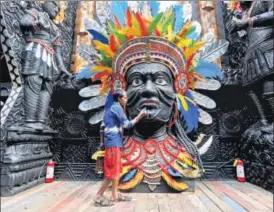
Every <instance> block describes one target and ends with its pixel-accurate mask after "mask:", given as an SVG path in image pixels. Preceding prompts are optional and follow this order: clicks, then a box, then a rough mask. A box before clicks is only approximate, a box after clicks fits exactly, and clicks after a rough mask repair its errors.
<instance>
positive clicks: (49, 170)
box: [46, 160, 55, 183]
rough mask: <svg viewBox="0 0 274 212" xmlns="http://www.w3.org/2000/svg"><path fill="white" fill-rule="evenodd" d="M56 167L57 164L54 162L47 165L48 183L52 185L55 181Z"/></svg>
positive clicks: (51, 161)
mask: <svg viewBox="0 0 274 212" xmlns="http://www.w3.org/2000/svg"><path fill="white" fill-rule="evenodd" d="M54 166H55V162H54V161H53V160H50V161H49V162H48V163H47V174H46V183H51V182H52V181H53V180H54V176H53V175H54Z"/></svg>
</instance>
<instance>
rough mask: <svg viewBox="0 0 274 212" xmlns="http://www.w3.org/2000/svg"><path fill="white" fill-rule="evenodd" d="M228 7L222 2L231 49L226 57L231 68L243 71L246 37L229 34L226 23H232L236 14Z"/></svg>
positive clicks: (226, 32)
mask: <svg viewBox="0 0 274 212" xmlns="http://www.w3.org/2000/svg"><path fill="white" fill-rule="evenodd" d="M227 7H228V6H227V4H226V3H224V2H222V11H223V20H224V23H225V34H226V39H227V40H228V41H229V47H228V50H227V53H226V55H228V60H229V67H230V68H231V69H241V68H243V59H244V56H245V52H246V50H247V42H246V38H245V37H244V36H243V37H240V36H239V35H238V34H231V33H228V29H227V27H226V23H227V22H229V21H231V19H232V17H233V15H234V14H233V13H232V12H231V11H228V9H227ZM226 72H228V74H229V75H230V74H232V73H231V72H234V73H235V71H234V70H233V71H232V70H225V73H226ZM233 75H234V74H233ZM237 78H238V77H237Z"/></svg>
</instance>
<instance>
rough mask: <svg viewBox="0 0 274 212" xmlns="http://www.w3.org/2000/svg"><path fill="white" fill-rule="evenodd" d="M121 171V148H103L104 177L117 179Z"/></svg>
mask: <svg viewBox="0 0 274 212" xmlns="http://www.w3.org/2000/svg"><path fill="white" fill-rule="evenodd" d="M121 173H122V161H121V148H120V147H110V148H106V150H105V160H104V177H105V178H106V179H110V180H113V179H119V178H120V174H121Z"/></svg>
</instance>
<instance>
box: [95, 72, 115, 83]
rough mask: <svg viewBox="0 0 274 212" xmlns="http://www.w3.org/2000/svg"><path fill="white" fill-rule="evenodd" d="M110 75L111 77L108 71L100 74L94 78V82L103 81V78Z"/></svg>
mask: <svg viewBox="0 0 274 212" xmlns="http://www.w3.org/2000/svg"><path fill="white" fill-rule="evenodd" d="M108 75H111V73H109V72H108V71H104V72H101V73H98V74H96V75H94V76H93V77H92V81H93V82H95V81H97V80H101V78H102V77H104V76H108Z"/></svg>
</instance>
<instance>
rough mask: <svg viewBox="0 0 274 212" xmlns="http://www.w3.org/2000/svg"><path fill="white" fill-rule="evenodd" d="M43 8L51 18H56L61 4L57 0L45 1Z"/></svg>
mask: <svg viewBox="0 0 274 212" xmlns="http://www.w3.org/2000/svg"><path fill="white" fill-rule="evenodd" d="M43 10H44V11H45V12H46V13H48V14H49V17H50V18H51V19H54V18H56V16H57V15H58V13H59V10H60V6H59V3H57V2H55V1H45V3H44V4H43Z"/></svg>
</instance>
